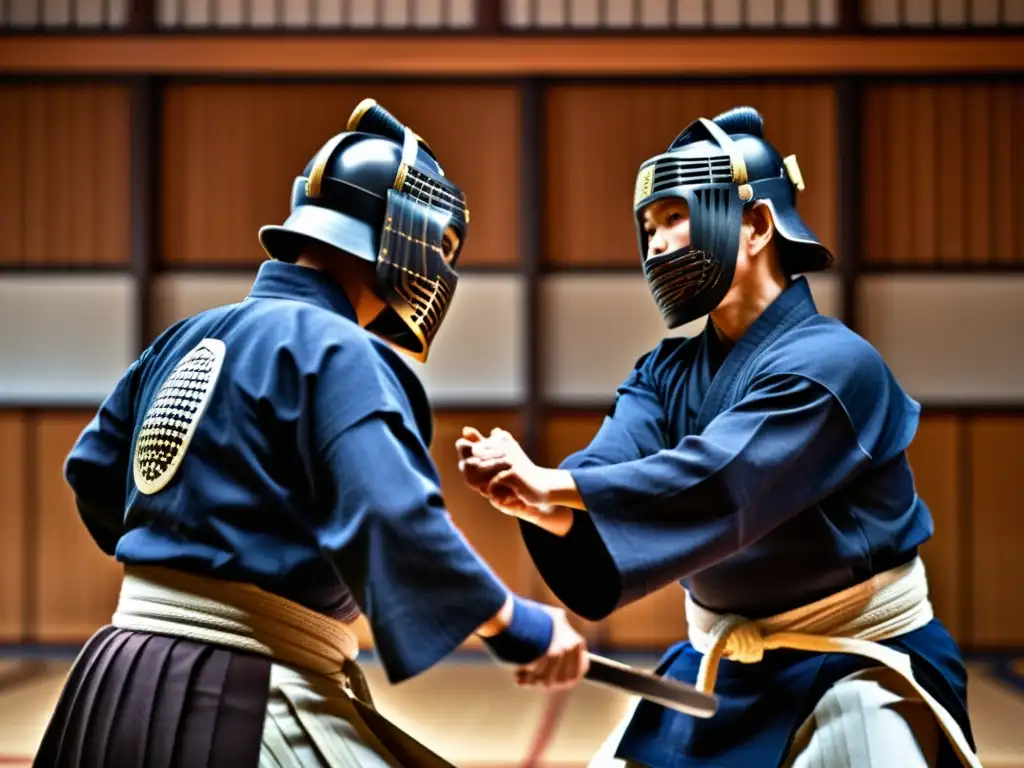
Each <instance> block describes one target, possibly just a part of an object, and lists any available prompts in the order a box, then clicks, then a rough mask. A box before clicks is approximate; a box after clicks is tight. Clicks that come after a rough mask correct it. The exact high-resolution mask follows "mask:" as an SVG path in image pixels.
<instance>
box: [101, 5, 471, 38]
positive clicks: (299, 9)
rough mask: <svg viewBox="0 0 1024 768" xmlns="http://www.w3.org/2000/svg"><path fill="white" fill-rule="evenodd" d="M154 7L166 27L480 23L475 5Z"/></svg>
mask: <svg viewBox="0 0 1024 768" xmlns="http://www.w3.org/2000/svg"><path fill="white" fill-rule="evenodd" d="M89 1H90V2H96V1H97V0H89ZM121 2H124V0H121ZM156 6H157V7H156V18H157V24H158V26H160V27H164V28H185V29H203V28H210V27H212V28H234V29H257V30H261V29H262V30H266V29H275V28H283V29H285V30H288V29H293V30H296V29H320V30H328V29H351V30H353V31H360V30H366V29H387V30H404V29H425V30H429V29H445V28H447V29H465V28H468V27H472V26H473V25H474V24H475V23H476V7H475V0H318V1H317V2H315V3H310V2H305V0H285V1H284V2H278V1H277V0H248V2H247V1H246V0H184V2H179V1H178V0H157V2H156Z"/></svg>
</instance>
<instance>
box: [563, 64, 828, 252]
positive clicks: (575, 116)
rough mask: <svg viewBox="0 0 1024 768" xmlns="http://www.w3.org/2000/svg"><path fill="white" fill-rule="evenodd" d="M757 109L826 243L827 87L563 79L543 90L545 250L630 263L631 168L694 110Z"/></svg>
mask: <svg viewBox="0 0 1024 768" xmlns="http://www.w3.org/2000/svg"><path fill="white" fill-rule="evenodd" d="M739 105H749V106H752V107H755V108H757V109H758V110H759V111H760V112H761V114H762V115H763V116H764V119H765V132H766V134H767V138H768V140H769V141H771V142H772V143H773V144H774V145H775V146H776V148H777V149H778V150H779V151H780V152H781V153H782V154H783V155H788V154H796V156H797V157H798V159H799V161H800V167H801V170H802V171H803V175H804V179H805V181H806V184H807V189H806V191H805V192H804V193H802V194H801V195H800V196H799V198H798V205H799V207H800V210H801V213H802V214H803V216H804V218H805V220H806V222H807V224H808V226H810V228H811V229H812V230H813V231H814V232H815V234H817V235H818V237H819V238H821V239H822V241H823V242H825V243H826V244H828V245H830V246H831V247H833V248H835V247H837V242H836V224H835V207H836V121H835V115H836V113H835V94H834V91H833V90H832V89H831V88H830V87H828V86H817V85H748V84H744V85H667V84H666V85H660V84H659V85H621V86H620V85H565V86H555V87H553V88H551V89H550V91H549V93H548V99H547V107H546V110H547V112H546V114H547V120H548V123H547V146H546V162H547V168H546V174H547V178H548V180H549V181H548V185H547V190H546V199H547V206H546V211H545V215H546V217H547V223H546V226H545V232H546V243H545V254H544V255H545V258H546V259H547V261H548V262H550V263H553V264H559V265H574V266H585V265H605V264H610V263H615V264H627V265H633V264H639V254H638V253H637V244H636V233H635V228H634V225H633V217H632V196H633V187H634V183H635V181H636V172H637V170H638V169H639V167H640V163H642V162H643V161H644V160H646V159H647V158H649V157H651V156H652V155H655V154H657V153H659V152H663V151H665V149H666V148H667V147H668V145H669V144H670V143H671V142H672V139H674V138H675V136H676V135H677V134H678V133H679V132H680V131H681V130H682V129H683V128H685V127H686V126H687V125H688V124H689V123H690V122H692V121H693V120H695V119H697V118H698V117H707V118H712V117H714V116H715V115H716V114H718V113H719V112H721V111H724V110H726V109H729V108H731V107H734V106H739Z"/></svg>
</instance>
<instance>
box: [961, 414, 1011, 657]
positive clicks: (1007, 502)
mask: <svg viewBox="0 0 1024 768" xmlns="http://www.w3.org/2000/svg"><path fill="white" fill-rule="evenodd" d="M970 429H971V478H970V483H971V504H972V517H973V530H972V531H971V537H972V543H973V552H972V555H971V559H972V562H973V566H974V573H973V577H974V578H973V608H972V614H973V623H974V626H973V630H972V639H973V641H974V644H975V645H977V646H980V647H1000V646H1002V647H1007V646H1009V647H1017V648H1019V647H1021V646H1024V610H1022V606H1024V558H1022V557H1021V542H1022V541H1024V516H1022V515H1021V509H1022V508H1024V485H1022V484H1021V478H1024V453H1022V452H1021V445H1022V444H1024V418H1021V417H1019V416H1016V417H1010V416H979V417H976V418H975V419H974V420H973V422H972V424H971V427H970Z"/></svg>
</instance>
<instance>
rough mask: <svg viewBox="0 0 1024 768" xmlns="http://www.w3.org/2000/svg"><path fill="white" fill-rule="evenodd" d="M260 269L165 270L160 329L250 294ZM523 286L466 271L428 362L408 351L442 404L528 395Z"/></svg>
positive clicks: (513, 279) (158, 293) (159, 288)
mask: <svg viewBox="0 0 1024 768" xmlns="http://www.w3.org/2000/svg"><path fill="white" fill-rule="evenodd" d="M255 275H256V271H255V270H253V272H252V274H223V273H222V274H210V273H192V274H189V273H187V272H173V273H164V274H162V275H159V276H158V277H157V278H156V280H155V290H154V302H153V305H154V306H153V312H154V328H156V329H157V330H158V331H163V330H164V329H166V328H167V327H168V326H170V325H171V324H173V323H174V322H176V321H178V320H181V319H184V318H186V317H189V316H190V315H193V314H195V313H197V312H200V311H202V310H204V309H210V308H212V307H216V306H220V305H221V304H231V303H234V302H236V301H241V300H242V299H244V298H245V297H246V295H247V294H248V292H249V290H250V288H251V287H252V283H253V280H254V279H255ZM523 307H524V297H523V287H522V281H521V280H520V278H519V277H518V276H516V275H506V274H495V275H485V274H479V273H478V274H468V275H462V277H461V278H460V280H459V287H458V289H457V290H456V292H455V298H454V299H453V301H452V306H451V309H450V310H449V312H448V316H447V317H446V318H445V320H444V324H443V325H442V326H441V331H440V333H439V334H438V336H437V339H436V340H435V343H434V347H433V349H432V350H431V353H430V356H429V359H428V360H427V362H426V363H425V364H423V363H418V362H416V361H414V360H412V358H405V360H406V362H408V364H409V366H410V367H411V368H412V369H413V370H414V371H416V373H417V375H418V376H419V377H420V379H421V381H422V382H423V386H424V387H425V388H426V390H427V394H428V395H429V396H430V399H431V402H432V404H433V405H434V406H435V407H442V408H443V407H455V408H458V407H467V406H470V407H472V406H479V405H486V406H493V405H502V404H508V405H515V404H517V403H518V402H519V401H521V399H522V398H523V392H524V386H525V384H524V379H525V375H526V374H525V354H526V352H525V349H524V344H525V342H524V337H523V319H522V314H523Z"/></svg>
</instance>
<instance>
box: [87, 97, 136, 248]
mask: <svg viewBox="0 0 1024 768" xmlns="http://www.w3.org/2000/svg"><path fill="white" fill-rule="evenodd" d="M94 98H95V101H96V102H97V103H96V106H95V112H94V115H95V118H96V129H95V135H96V145H95V146H96V149H95V152H96V168H97V178H96V180H95V181H94V182H93V183H92V185H91V189H90V190H88V191H87V190H85V189H83V190H82V192H81V194H83V195H85V194H90V193H91V194H92V212H93V215H94V216H95V217H96V219H97V221H98V222H99V229H98V232H97V237H98V239H97V252H96V254H95V257H96V260H97V262H102V263H108V264H128V262H129V248H130V246H129V234H130V233H129V222H128V212H129V211H130V209H131V208H130V203H129V189H130V175H131V174H130V169H129V164H130V148H131V136H130V126H131V111H130V92H129V89H128V87H126V86H111V87H103V88H102V89H101V90H96V91H94Z"/></svg>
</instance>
